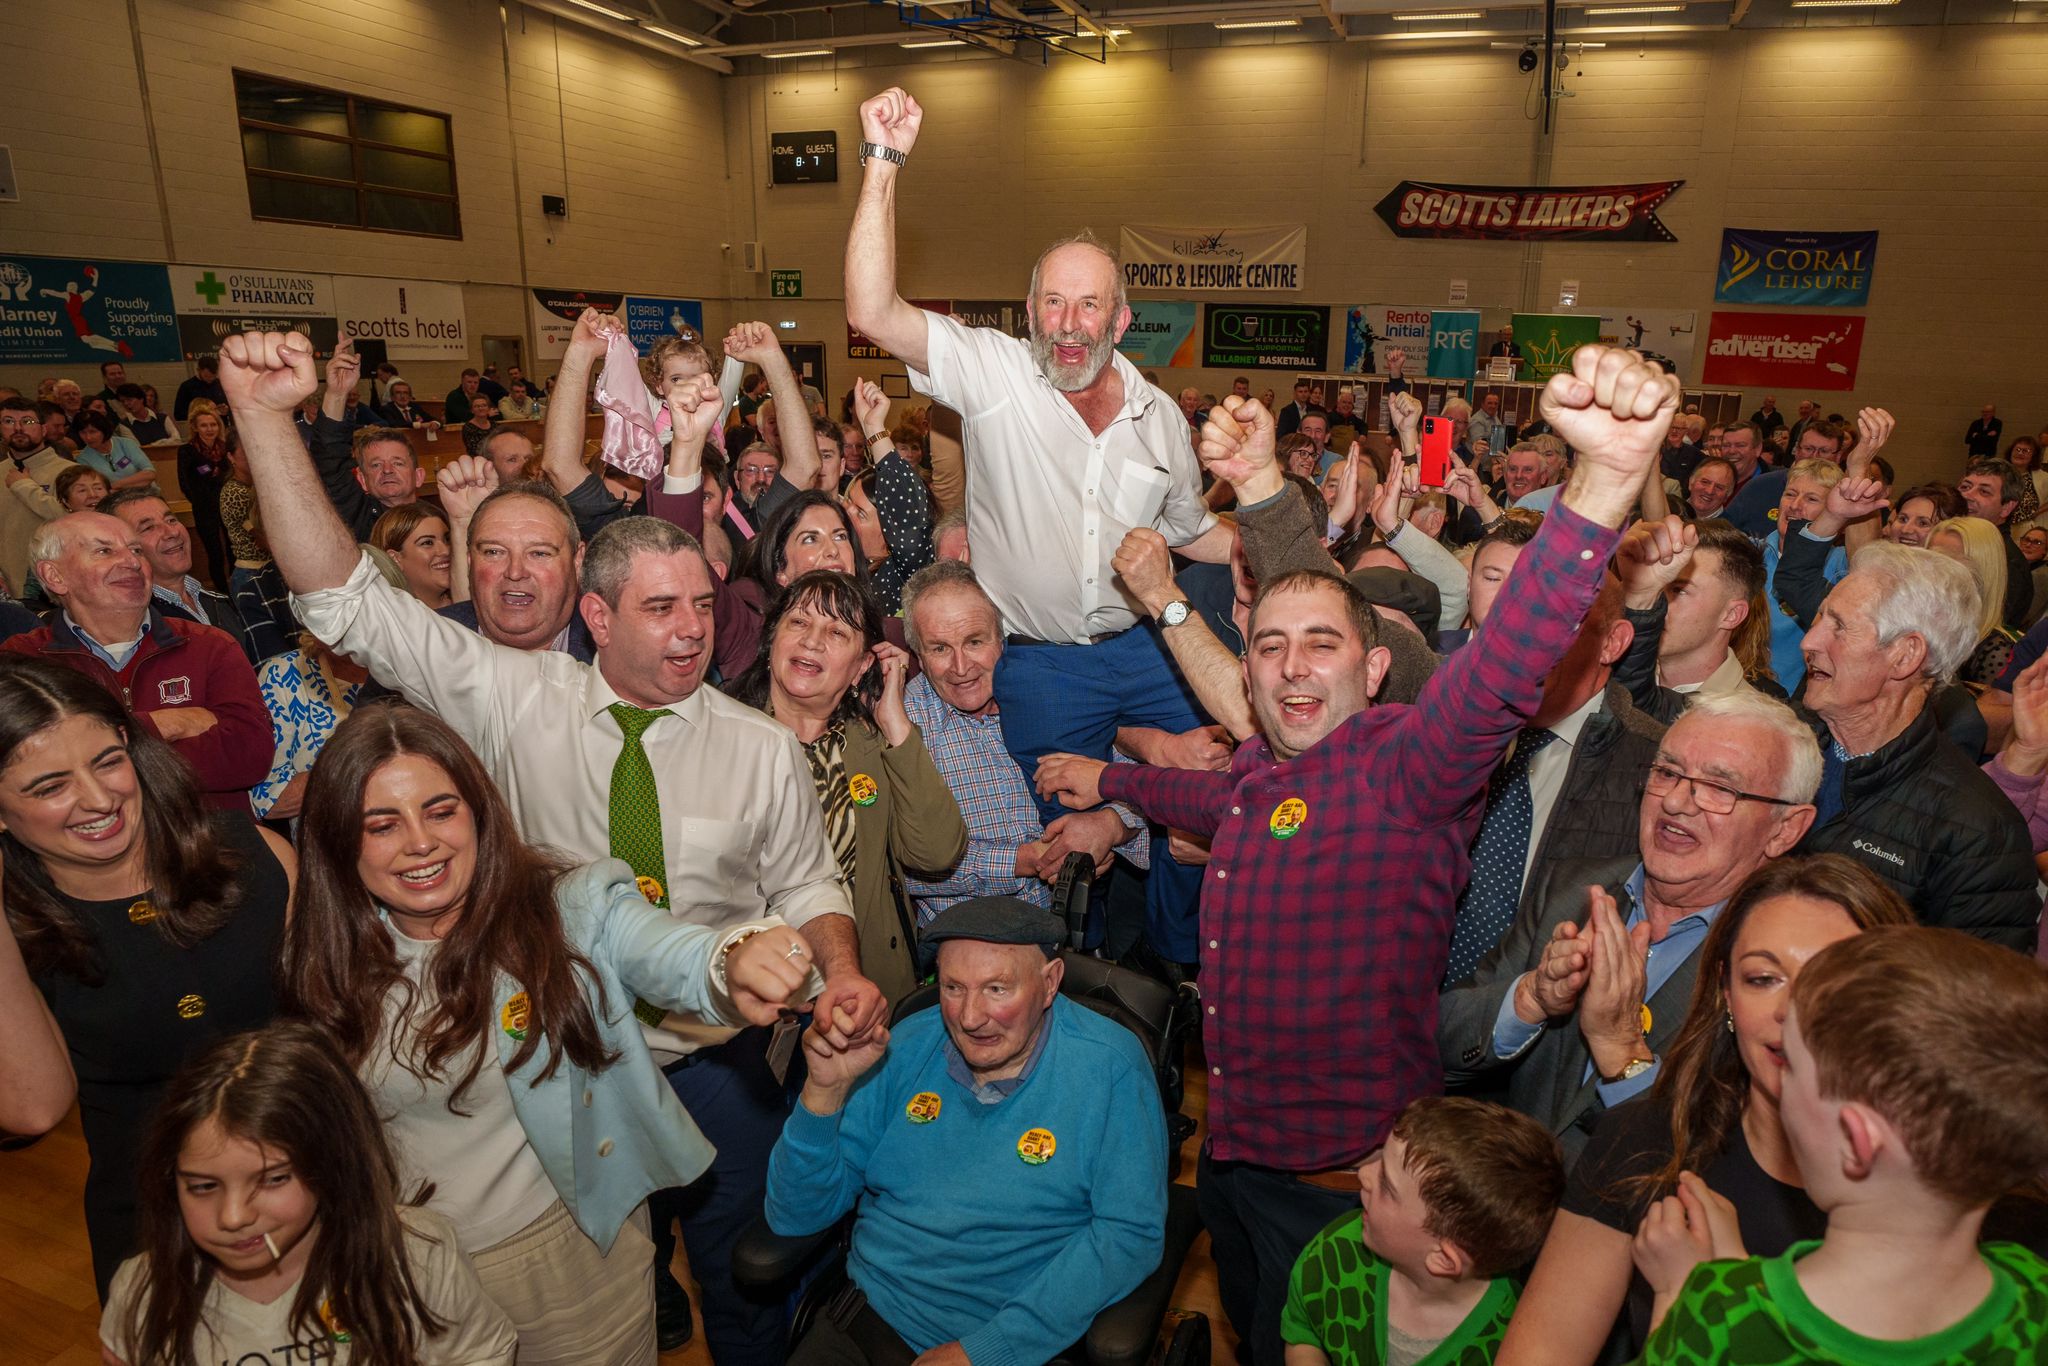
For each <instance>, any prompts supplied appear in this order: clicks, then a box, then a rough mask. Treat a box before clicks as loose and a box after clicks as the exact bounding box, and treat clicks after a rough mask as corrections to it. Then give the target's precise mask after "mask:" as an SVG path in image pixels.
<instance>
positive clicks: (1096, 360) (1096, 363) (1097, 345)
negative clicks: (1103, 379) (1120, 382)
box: [1031, 328, 1115, 394]
mask: <svg viewBox="0 0 2048 1366" xmlns="http://www.w3.org/2000/svg"><path fill="white" fill-rule="evenodd" d="M1055 342H1062V343H1065V344H1067V345H1072V344H1073V343H1075V342H1084V343H1086V344H1087V347H1088V358H1087V359H1086V360H1084V361H1082V362H1081V364H1079V365H1061V364H1060V363H1059V361H1058V360H1056V359H1054V357H1053V349H1052V348H1053V344H1054V343H1055ZM1114 345H1115V343H1114V342H1112V341H1111V340H1110V337H1109V333H1108V332H1106V331H1105V332H1104V333H1103V334H1102V335H1101V336H1100V337H1098V338H1095V339H1094V340H1090V339H1089V338H1088V337H1086V336H1085V335H1075V334H1072V333H1069V334H1065V335H1062V334H1058V333H1055V334H1052V335H1050V336H1048V335H1047V334H1045V333H1043V332H1040V331H1038V330H1037V329H1036V328H1033V329H1032V332H1031V359H1032V361H1033V362H1034V363H1035V364H1036V365H1037V366H1038V372H1039V373H1040V374H1042V375H1044V376H1045V378H1046V380H1047V381H1048V382H1049V383H1051V385H1052V387H1053V388H1055V389H1057V390H1059V391H1060V392H1061V393H1064V394H1071V393H1074V392H1076V391H1078V390H1081V389H1086V388H1087V387H1088V386H1089V385H1091V384H1093V383H1095V379H1096V376H1098V375H1100V374H1101V373H1102V367H1103V366H1105V365H1107V364H1109V353H1110V351H1111V349H1112V348H1113V347H1114Z"/></svg>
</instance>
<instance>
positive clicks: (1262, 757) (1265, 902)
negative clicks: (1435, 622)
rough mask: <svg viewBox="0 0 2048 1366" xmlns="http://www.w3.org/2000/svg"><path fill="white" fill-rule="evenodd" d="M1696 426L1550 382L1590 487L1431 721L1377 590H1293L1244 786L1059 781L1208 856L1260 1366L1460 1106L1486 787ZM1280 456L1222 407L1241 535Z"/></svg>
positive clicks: (1205, 1209)
mask: <svg viewBox="0 0 2048 1366" xmlns="http://www.w3.org/2000/svg"><path fill="white" fill-rule="evenodd" d="M1678 404H1679V385H1678V381H1677V380H1675V379H1673V378H1671V377H1670V376H1668V375H1666V374H1665V373H1664V372H1663V371H1662V370H1661V369H1659V368H1658V367H1657V366H1655V365H1652V364H1646V363H1644V362H1643V361H1642V360H1641V358H1640V357H1638V356H1636V355H1634V354H1633V353H1632V352H1627V351H1621V350H1615V349H1609V348H1606V347H1600V346H1585V347H1581V348H1580V349H1579V350H1578V352H1577V354H1576V355H1575V357H1574V358H1573V364H1572V369H1571V371H1570V372H1568V373H1562V374H1559V375H1557V376H1556V377H1554V378H1553V379H1552V380H1551V381H1550V383H1549V386H1548V387H1547V388H1546V389H1545V390H1544V394H1543V404H1542V411H1543V417H1544V419H1545V420H1546V421H1548V422H1549V423H1550V424H1551V426H1552V427H1553V428H1554V429H1555V430H1556V431H1557V432H1558V434H1559V435H1560V436H1562V437H1564V439H1565V440H1567V441H1568V442H1570V443H1571V445H1572V446H1573V447H1574V448H1575V449H1576V450H1578V452H1579V459H1578V462H1577V464H1576V465H1575V466H1574V468H1573V471H1572V475H1571V480H1570V482H1569V483H1567V484H1566V486H1565V488H1564V491H1563V493H1562V494H1561V495H1560V496H1559V498H1558V500H1557V503H1556V505H1555V507H1554V508H1553V509H1552V511H1551V512H1550V514H1549V515H1548V516H1547V517H1546V518H1545V519H1544V525H1543V529H1542V531H1541V532H1540V533H1539V534H1538V536H1537V538H1536V540H1535V541H1534V542H1533V543H1532V544H1531V545H1530V546H1529V548H1528V549H1527V550H1526V551H1524V552H1523V554H1522V557H1521V559H1520V561H1519V562H1518V563H1517V564H1516V566H1515V571H1514V578H1513V585H1514V589H1515V591H1513V592H1510V593H1503V594H1502V595H1501V599H1500V603H1499V605H1498V606H1496V607H1495V608H1494V610H1493V613H1492V615H1490V616H1489V617H1488V618H1487V621H1486V624H1485V625H1484V626H1483V627H1482V628H1481V629H1480V632H1479V634H1478V635H1477V636H1476V637H1475V638H1474V640H1473V642H1472V644H1471V645H1470V646H1468V648H1466V649H1463V650H1460V651H1459V652H1458V653H1457V654H1455V655H1453V656H1451V658H1450V660H1449V661H1447V662H1446V663H1445V664H1444V665H1443V667H1441V668H1440V669H1438V670H1437V672H1436V674H1435V676H1434V677H1433V678H1432V679H1431V680H1430V682H1429V683H1428V684H1427V685H1426V686H1425V687H1424V689H1423V691H1422V693H1421V695H1420V697H1419V698H1418V699H1417V700H1416V702H1415V704H1414V705H1413V706H1402V705H1398V704H1391V703H1390V704H1387V705H1384V706H1374V705H1373V704H1372V699H1373V697H1374V695H1375V694H1376V693H1377V692H1378V691H1379V686H1380V683H1381V680H1382V679H1383V678H1384V677H1385V674H1386V670H1387V665H1388V662H1389V655H1388V652H1387V650H1386V649H1385V647H1383V646H1381V645H1380V644H1379V643H1378V630H1379V628H1378V625H1377V618H1376V616H1375V614H1374V612H1373V610H1372V607H1371V605H1370V604H1369V603H1367V602H1366V601H1365V600H1364V598H1363V597H1361V596H1360V595H1359V594H1358V592H1357V590H1356V589H1354V588H1352V587H1351V586H1350V585H1349V584H1347V583H1346V582H1345V581H1343V580H1341V579H1338V578H1335V577H1331V576H1324V575H1320V574H1316V573H1313V572H1303V573H1297V574H1289V575H1284V576H1282V577H1281V578H1279V579H1276V580H1275V581H1273V582H1271V583H1268V584H1265V585H1263V586H1262V588H1261V591H1260V594H1259V597H1258V599H1257V601H1256V602H1255V603H1254V605H1253V608H1252V616H1251V621H1250V626H1249V630H1248V632H1247V635H1248V636H1249V638H1250V647H1249V649H1248V651H1247V653H1246V656H1245V660H1244V671H1245V680H1246V686H1247V688H1248V691H1249V694H1250V699H1251V703H1252V709H1253V712H1254V713H1255V715H1256V716H1257V717H1258V720H1259V723H1260V729H1261V730H1262V732H1263V735H1262V737H1261V738H1259V739H1255V740H1253V741H1251V742H1250V743H1248V744H1246V745H1244V746H1242V747H1241V748H1239V750H1238V751H1237V754H1236V757H1235V759H1234V760H1233V761H1232V764H1231V767H1230V770H1229V771H1228V772H1224V773H1213V772H1199V771H1194V770H1183V769H1165V768H1152V767H1148V766H1146V765H1142V764H1122V765H1116V766H1114V767H1111V766H1109V765H1106V764H1103V763H1100V762H1098V761H1096V760H1093V759H1084V758H1080V757H1078V756H1074V755H1053V756H1049V757H1047V758H1046V759H1045V760H1044V761H1043V762H1042V763H1041V765H1040V767H1039V770H1038V785H1039V790H1040V792H1041V793H1046V794H1057V795H1058V797H1059V799H1060V800H1061V802H1063V803H1064V804H1065V805H1067V806H1070V807H1074V808H1076V809H1086V808H1089V807H1093V806H1095V805H1097V804H1099V803H1100V802H1102V801H1106V800H1122V801H1127V802H1129V803H1130V804H1131V805H1133V806H1135V807H1136V808H1137V809H1138V810H1140V811H1141V812H1143V813H1144V814H1145V815H1146V816H1147V817H1149V818H1150V819H1152V820H1154V821H1157V822H1159V823H1161V824H1164V825H1167V826H1171V827H1175V828H1178V829H1183V830H1190V831H1193V832H1195V833H1196V834H1199V835H1207V836H1210V837H1211V839H1212V850H1213V855H1212V858H1211V861H1210V863H1209V866H1208V868H1207V869H1206V871H1205V876H1204V878H1203V883H1204V889H1205V890H1204V895H1203V897H1202V904H1201V932H1200V950H1201V971H1202V977H1201V983H1202V997H1203V1010H1204V1016H1203V1020H1202V1032H1203V1047H1204V1050H1205V1053H1206V1055H1207V1061H1208V1063H1209V1078H1208V1082H1209V1116H1208V1118H1209V1140H1208V1143H1207V1145H1206V1146H1205V1147H1204V1149H1203V1152H1202V1156H1201V1165H1200V1170H1199V1174H1198V1186H1199V1193H1200V1199H1201V1206H1202V1216H1203V1221H1204V1223H1205V1224H1206V1225H1207V1226H1208V1228H1209V1231H1210V1234H1211V1236H1212V1238H1213V1239H1214V1241H1215V1246H1216V1263H1217V1267H1218V1270H1219V1290H1220V1292H1221V1296H1222V1299H1223V1305H1224V1309H1225V1310H1226V1311H1227V1312H1228V1313H1229V1314H1230V1317H1231V1322H1232V1323H1233V1325H1234V1326H1235V1327H1236V1329H1237V1332H1238V1335H1239V1337H1240V1339H1241V1340H1243V1341H1246V1342H1250V1343H1253V1344H1255V1347H1254V1353H1253V1354H1254V1359H1255V1360H1256V1361H1257V1362H1258V1363H1259V1366H1267V1363H1269V1362H1270V1363H1274V1364H1275V1366H1277V1363H1278V1362H1279V1361H1280V1331H1279V1316H1280V1309H1281V1306H1282V1305H1283V1303H1284V1302H1285V1299H1286V1294H1287V1279H1288V1272H1289V1270H1290V1269H1291V1267H1292V1265H1293V1262H1294V1258H1295V1257H1296V1255H1297V1254H1298V1253H1299V1252H1300V1251H1301V1249H1302V1247H1303V1246H1305V1245H1306V1244H1307V1242H1308V1240H1309V1238H1310V1237H1312V1236H1313V1235H1314V1234H1315V1233H1316V1232H1317V1231H1318V1230H1320V1229H1321V1228H1322V1227H1323V1225H1325V1224H1326V1223H1328V1222H1329V1221H1330V1220H1331V1219H1332V1218H1335V1217H1336V1216H1337V1215H1338V1214H1341V1213H1342V1212H1344V1210H1346V1209H1348V1208H1355V1206H1356V1204H1357V1200H1358V1180H1357V1177H1356V1175H1355V1172H1354V1170H1353V1169H1354V1168H1356V1166H1357V1165H1358V1163H1359V1162H1360V1161H1361V1160H1362V1159H1363V1158H1364V1157H1365V1156H1366V1155H1367V1154H1368V1153H1370V1152H1371V1151H1372V1150H1373V1149H1375V1148H1377V1147H1379V1145H1380V1144H1381V1143H1382V1142H1383V1141H1384V1140H1385V1138H1386V1136H1387V1132H1388V1130H1389V1129H1390V1128H1391V1127H1392V1124H1393V1121H1394V1117H1395V1116H1396V1115H1398V1114H1399V1113H1400V1111H1401V1108H1402V1107H1403V1106H1404V1105H1406V1104H1407V1103H1408V1102H1409V1101H1410V1100H1413V1099H1414V1098H1415V1097H1417V1096H1421V1095H1427V1094H1433V1093H1436V1092H1440V1091H1441V1090H1442V1089H1443V1072H1442V1066H1441V1063H1440V1062H1439V1060H1438V1052H1437V1046H1436V1003H1437V986H1438V983H1439V981H1440V980H1441V978H1442V975H1443V971H1444V966H1445V963H1446V959H1447V956H1448V952H1449V945H1450V939H1451V928H1452V923H1453V920H1454V918H1455V913H1456V907H1457V899H1458V892H1459V890H1460V888H1461V887H1462V886H1463V885H1464V883H1465V881H1466V877H1467V873H1468V871H1469V861H1468V858H1467V852H1466V851H1467V850H1468V849H1469V847H1470V846H1471V843H1472V838H1473V835H1474V834H1475V833H1476V831H1477V830H1478V828H1479V822H1480V819H1481V818H1482V817H1483V816H1484V814H1485V798H1486V790H1487V781H1488V779H1489V777H1490V776H1491V774H1492V773H1493V770H1494V768H1495V767H1496V766H1497V765H1498V763H1499V762H1500V759H1501V756H1502V754H1503V753H1504V752H1505V751H1506V749H1507V747H1508V744H1509V742H1510V741H1511V740H1513V738H1514V737H1515V735H1516V733H1517V732H1518V731H1519V730H1521V728H1522V727H1523V726H1524V725H1525V724H1526V723H1527V721H1528V719H1529V717H1530V716H1531V715H1533V714H1534V712H1535V710H1536V707H1537V704H1538V703H1539V702H1540V701H1541V699H1542V695H1543V680H1544V678H1545V676H1546V675H1547V674H1549V672H1550V670H1551V668H1552V666H1553V665H1555V664H1556V663H1557V662H1558V660H1560V659H1561V658H1563V656H1564V654H1565V652H1566V651H1567V650H1568V649H1569V648H1570V646H1571V643H1572V640H1573V637H1574V636H1575V634H1576V633H1577V631H1578V628H1579V624H1580V621H1581V620H1582V619H1583V617H1584V616H1585V614H1586V610H1587V608H1588V607H1590V606H1591V605H1592V602H1593V600H1594V597H1595V596H1596V595H1597V594H1598V592H1599V590H1600V585H1601V582H1602V579H1603V578H1604V577H1605V574H1606V571H1607V561H1608V558H1609V555H1610V554H1611V553H1612V551H1613V549H1614V546H1615V544H1616V541H1617V540H1618V536H1617V534H1616V528H1618V527H1620V526H1621V525H1622V523H1623V522H1624V521H1625V520H1626V519H1627V517H1628V514H1629V512H1630V510H1631V508H1632V507H1633V506H1634V504H1635V501H1636V498H1637V496H1638V494H1639V492H1640V491H1641V488H1642V484H1643V480H1644V479H1645V478H1646V477H1648V476H1649V475H1650V474H1651V473H1652V472H1653V471H1654V470H1655V469H1656V465H1657V454H1658V450H1659V448H1660V447H1661V446H1662V445H1663V441H1664V433H1665V431H1666V430H1667V429H1668V428H1669V426H1670V425H1671V419H1672V416H1673V415H1674V414H1675V413H1676V412H1677V411H1678ZM1226 408H1228V409H1229V410H1230V411H1227V412H1226V411H1225V409H1226ZM1274 447H1275V433H1274V424H1273V418H1272V416H1271V414H1269V413H1267V412H1265V411H1264V409H1263V408H1261V407H1260V406H1259V405H1258V404H1256V403H1226V404H1225V405H1224V406H1223V407H1218V408H1216V409H1213V410H1211V412H1210V416H1209V422H1208V425H1207V426H1206V427H1205V428H1204V429H1203V432H1202V437H1201V442H1200V454H1201V459H1202V463H1203V465H1204V466H1206V467H1207V468H1208V469H1209V470H1210V471H1211V472H1212V473H1213V474H1215V475H1216V476H1217V477H1219V478H1222V479H1227V480H1228V481H1230V483H1231V484H1232V485H1233V486H1235V488H1236V491H1237V505H1238V508H1239V511H1240V515H1241V516H1243V517H1244V518H1246V519H1254V518H1256V517H1258V516H1259V515H1260V512H1261V510H1262V507H1263V506H1264V505H1268V504H1272V503H1275V502H1276V501H1277V500H1279V499H1285V498H1295V497H1299V496H1300V495H1299V494H1298V493H1296V492H1295V491H1294V490H1293V489H1292V488H1291V487H1290V486H1289V485H1288V484H1287V483H1286V482H1285V481H1284V479H1283V478H1282V475H1281V472H1280V471H1279V469H1278V468H1277V466H1276V465H1275V463H1274ZM1167 629H1169V630H1171V629H1181V628H1172V627H1169V628H1167Z"/></svg>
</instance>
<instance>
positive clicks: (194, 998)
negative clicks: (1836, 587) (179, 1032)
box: [178, 994, 206, 1020]
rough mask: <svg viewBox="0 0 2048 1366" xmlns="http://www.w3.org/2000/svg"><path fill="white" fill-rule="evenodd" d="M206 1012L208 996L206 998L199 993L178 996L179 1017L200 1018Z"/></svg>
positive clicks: (184, 1018) (186, 1018)
mask: <svg viewBox="0 0 2048 1366" xmlns="http://www.w3.org/2000/svg"><path fill="white" fill-rule="evenodd" d="M205 1013H206V998H205V997H204V996H199V995H196V994H195V995H186V996H180V997H179V998H178V1018H179V1019H181V1020H196V1019H198V1018H199V1017H200V1016H201V1015H204V1014H205Z"/></svg>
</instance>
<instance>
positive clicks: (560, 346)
mask: <svg viewBox="0 0 2048 1366" xmlns="http://www.w3.org/2000/svg"><path fill="white" fill-rule="evenodd" d="M625 301H626V296H625V295H624V294H621V293H619V292H618V291H617V290H603V289H536V290H534V291H533V299H532V301H531V303H530V304H529V306H528V309H527V311H528V312H529V313H531V314H532V315H533V342H534V351H535V354H536V355H537V356H538V357H539V358H540V359H541V360H560V359H561V358H562V353H563V352H564V351H567V350H568V349H569V338H570V336H571V335H573V334H574V333H575V331H576V320H577V319H578V318H580V317H582V316H583V310H584V309H586V308H594V309H596V310H597V311H598V312H600V313H616V312H618V311H619V305H620V304H622V303H624V302H625Z"/></svg>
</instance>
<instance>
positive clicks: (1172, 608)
mask: <svg viewBox="0 0 2048 1366" xmlns="http://www.w3.org/2000/svg"><path fill="white" fill-rule="evenodd" d="M1191 610H1192V609H1190V608H1189V607H1188V600H1187V599H1186V598H1176V599H1174V600H1173V601H1172V602H1169V603H1167V604H1166V606H1165V608H1164V609H1162V610H1161V611H1160V613H1159V624H1160V625H1161V626H1178V625H1180V624H1181V623H1182V622H1184V621H1186V620H1187V619H1188V614H1189V612H1190V611H1191Z"/></svg>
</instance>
